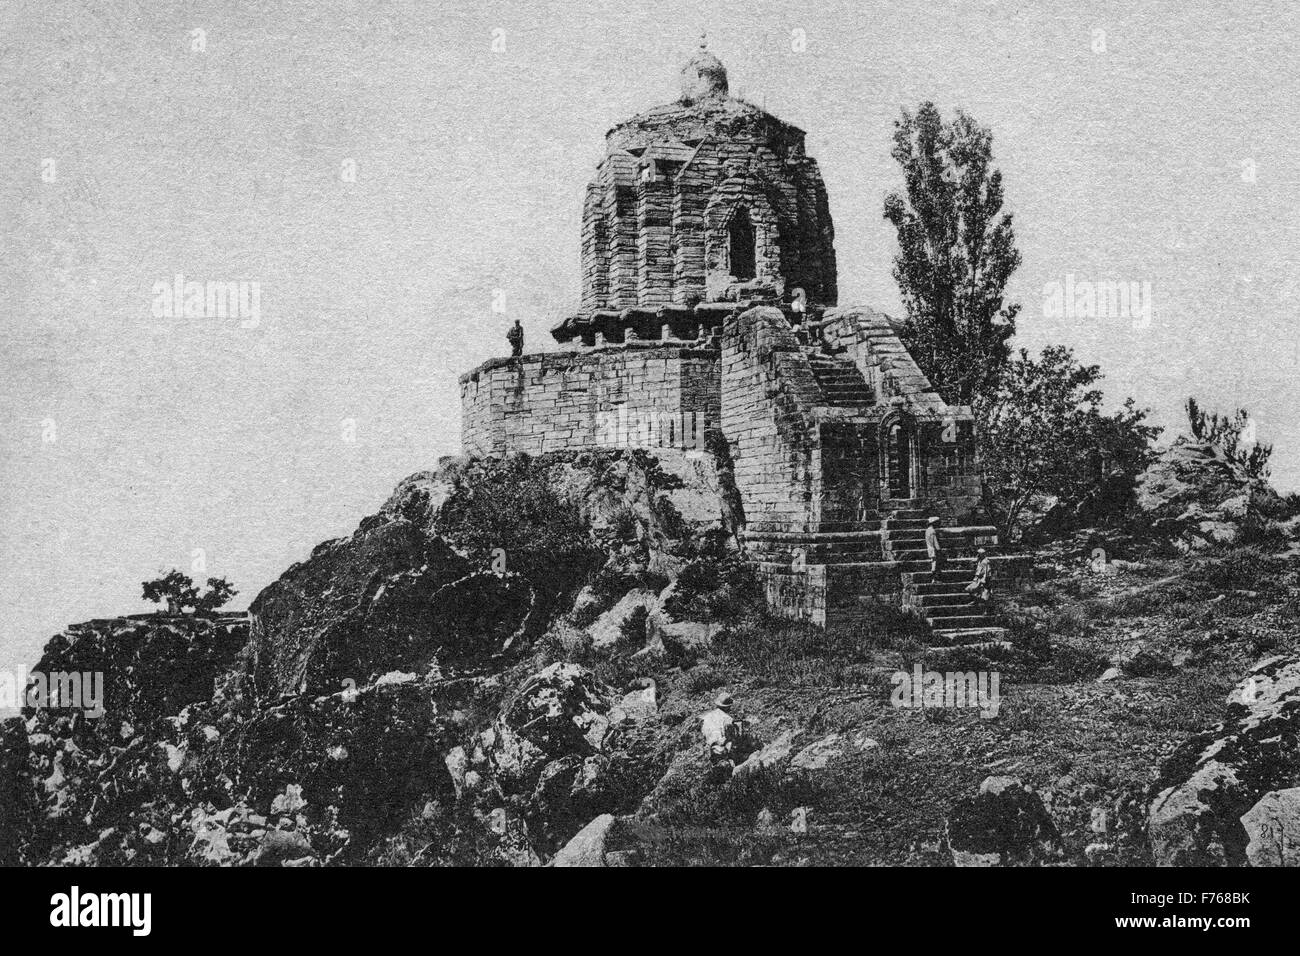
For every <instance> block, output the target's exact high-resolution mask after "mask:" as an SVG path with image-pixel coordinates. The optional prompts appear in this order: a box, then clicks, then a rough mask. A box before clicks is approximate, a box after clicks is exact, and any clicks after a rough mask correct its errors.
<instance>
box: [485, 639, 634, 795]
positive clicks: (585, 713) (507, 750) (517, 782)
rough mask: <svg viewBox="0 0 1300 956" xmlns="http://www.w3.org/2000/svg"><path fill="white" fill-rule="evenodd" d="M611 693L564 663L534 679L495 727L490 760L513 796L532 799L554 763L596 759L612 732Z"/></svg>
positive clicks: (584, 672) (512, 700)
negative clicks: (529, 795) (543, 773)
mask: <svg viewBox="0 0 1300 956" xmlns="http://www.w3.org/2000/svg"><path fill="white" fill-rule="evenodd" d="M610 709H611V689H610V688H609V687H607V686H606V685H604V684H602V683H601V682H600V681H598V680H597V679H596V678H595V676H594V675H593V674H592V673H591V672H590V671H588V670H587V669H586V668H583V667H580V666H579V665H577V664H570V663H567V662H559V663H555V664H552V665H550V666H549V667H547V668H545V669H544V670H542V671H540V672H538V673H537V674H534V675H533V676H532V677H530V678H528V679H527V680H526V681H525V682H524V683H523V684H522V685H521V686H520V688H519V690H518V691H516V692H515V694H514V695H513V696H512V697H511V698H510V699H509V700H508V701H507V702H506V703H505V705H504V706H503V708H502V710H501V713H500V715H499V716H498V717H497V719H496V721H495V722H494V723H493V725H492V730H493V734H494V739H493V741H492V743H491V747H490V750H489V751H488V759H489V760H490V762H491V764H492V767H493V769H494V771H495V773H496V776H497V779H498V780H499V781H500V782H501V784H502V787H503V789H504V790H506V792H507V793H529V792H531V791H532V789H533V787H534V786H535V785H536V783H537V780H538V776H539V775H540V773H541V771H542V769H543V767H545V766H546V764H548V763H549V762H551V761H552V760H557V759H559V758H562V757H569V756H577V757H580V758H585V757H588V756H591V755H592V754H594V753H596V752H597V750H598V749H599V748H600V746H601V744H602V743H603V742H604V738H605V734H606V733H607V732H608V730H609V726H610V720H609V711H610Z"/></svg>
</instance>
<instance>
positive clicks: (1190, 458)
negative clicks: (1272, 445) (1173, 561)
mask: <svg viewBox="0 0 1300 956" xmlns="http://www.w3.org/2000/svg"><path fill="white" fill-rule="evenodd" d="M1136 492H1137V496H1136V497H1137V505H1138V507H1139V508H1140V509H1141V510H1142V512H1144V513H1145V514H1146V515H1147V516H1148V518H1150V519H1151V520H1152V521H1153V522H1154V524H1155V526H1156V527H1157V528H1161V529H1163V530H1166V531H1168V532H1169V533H1170V534H1171V535H1172V536H1173V538H1174V541H1175V543H1176V544H1177V545H1178V546H1179V547H1180V548H1181V549H1182V550H1184V551H1203V550H1206V549H1209V548H1212V547H1215V546H1219V545H1228V544H1233V543H1234V542H1236V541H1238V540H1239V539H1240V537H1241V535H1242V531H1243V529H1244V527H1245V526H1246V523H1247V522H1248V521H1252V520H1258V519H1259V516H1260V509H1261V507H1262V506H1264V505H1265V504H1266V503H1268V502H1270V501H1272V500H1275V499H1276V498H1277V493H1276V492H1275V491H1274V490H1273V489H1272V487H1271V486H1270V485H1269V484H1268V482H1267V481H1264V480H1261V479H1257V478H1252V477H1251V476H1249V475H1247V474H1246V472H1245V470H1244V469H1243V468H1242V467H1241V465H1239V464H1238V463H1236V462H1234V461H1232V460H1230V459H1229V458H1228V457H1227V455H1225V454H1224V452H1223V449H1222V448H1220V447H1219V446H1217V445H1214V444H1210V443H1205V442H1194V441H1190V440H1188V439H1187V438H1185V437H1183V438H1179V439H1177V440H1176V441H1175V442H1174V443H1173V444H1172V445H1171V446H1170V447H1169V448H1167V449H1165V450H1164V451H1162V452H1161V453H1160V455H1159V457H1158V458H1157V460H1156V461H1155V462H1154V463H1153V464H1152V465H1151V466H1150V467H1149V468H1148V469H1147V470H1146V471H1145V472H1143V474H1142V476H1141V477H1140V478H1139V479H1138V483H1137V489H1136Z"/></svg>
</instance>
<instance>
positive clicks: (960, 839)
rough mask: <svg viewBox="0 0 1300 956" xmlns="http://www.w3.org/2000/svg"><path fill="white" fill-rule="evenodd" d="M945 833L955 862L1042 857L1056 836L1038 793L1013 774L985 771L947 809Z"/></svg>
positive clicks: (1053, 848) (1050, 852)
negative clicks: (969, 792)
mask: <svg viewBox="0 0 1300 956" xmlns="http://www.w3.org/2000/svg"><path fill="white" fill-rule="evenodd" d="M944 834H945V839H946V841H947V845H948V849H949V851H950V852H951V853H952V861H953V864H954V865H955V866H1012V865H1017V864H1032V863H1042V862H1045V861H1047V860H1049V859H1051V858H1053V857H1055V856H1057V855H1059V853H1060V845H1061V838H1060V835H1059V834H1058V833H1057V830H1056V825H1055V824H1054V823H1053V822H1052V817H1051V814H1049V813H1048V812H1047V808H1046V806H1044V805H1043V801H1042V798H1041V797H1039V795H1038V794H1037V793H1036V792H1035V791H1034V790H1033V788H1032V787H1028V786H1026V785H1025V784H1023V783H1021V782H1020V780H1018V779H1017V778H1015V777H988V778H987V779H985V780H984V782H983V783H981V784H980V789H979V793H977V794H976V795H975V796H974V797H967V798H965V799H963V800H961V801H959V802H958V803H957V804H956V805H955V806H954V807H953V808H952V810H950V811H949V813H948V818H947V820H946V821H945V823H944Z"/></svg>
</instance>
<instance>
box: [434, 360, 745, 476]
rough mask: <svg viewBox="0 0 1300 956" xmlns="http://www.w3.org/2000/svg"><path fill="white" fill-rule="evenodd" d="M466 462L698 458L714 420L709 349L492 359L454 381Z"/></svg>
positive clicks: (715, 393) (714, 380) (714, 376)
mask: <svg viewBox="0 0 1300 956" xmlns="http://www.w3.org/2000/svg"><path fill="white" fill-rule="evenodd" d="M460 390H461V429H462V436H461V444H462V446H463V448H464V450H465V453H466V454H470V455H505V454H512V453H517V452H525V453H527V454H530V455H540V454H544V453H545V452H549V451H561V450H575V449H584V448H659V447H669V448H678V449H682V450H686V451H696V452H699V453H701V454H703V453H704V450H705V445H704V436H705V433H706V432H707V430H709V429H711V428H716V427H717V423H718V420H719V417H720V408H719V405H720V397H719V390H718V353H717V351H716V350H715V349H709V348H698V347H695V346H692V345H683V344H680V343H679V344H671V343H662V342H630V343H626V344H622V345H610V346H605V347H603V348H598V349H591V350H584V351H581V352H544V353H537V354H534V355H523V356H520V357H518V358H498V359H491V360H490V361H487V362H485V363H483V364H482V365H480V366H479V367H478V368H476V369H474V370H473V371H472V372H469V373H468V374H466V375H462V376H461V378H460Z"/></svg>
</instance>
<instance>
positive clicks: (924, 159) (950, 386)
mask: <svg viewBox="0 0 1300 956" xmlns="http://www.w3.org/2000/svg"><path fill="white" fill-rule="evenodd" d="M992 146H993V134H992V133H991V132H990V131H989V130H988V129H987V128H985V127H983V126H980V125H979V124H978V123H976V122H975V120H973V119H971V118H970V117H969V116H967V115H966V114H965V113H962V112H961V111H958V113H957V118H956V119H955V120H953V121H952V122H951V123H945V122H943V120H942V118H941V117H940V115H939V111H938V110H937V109H936V108H935V106H934V104H933V103H923V104H921V107H920V109H918V110H917V111H916V113H915V114H912V113H908V112H907V111H906V110H904V111H903V117H902V119H901V120H898V121H896V122H895V124H894V148H893V156H894V158H895V159H896V160H898V163H899V165H901V166H902V168H903V179H904V183H905V186H906V193H905V194H899V193H896V192H895V193H890V194H889V195H888V196H887V197H886V198H885V218H886V219H888V220H889V221H890V222H891V223H893V225H894V229H895V230H896V231H897V233H898V255H897V256H895V258H894V278H895V280H896V281H897V282H898V288H899V291H900V292H901V293H902V297H903V305H904V307H905V309H906V311H907V316H906V323H905V325H904V329H903V333H902V338H903V342H904V344H905V345H906V346H907V347H908V350H909V351H910V352H911V353H912V356H913V357H914V358H915V359H916V361H917V363H918V364H919V365H920V367H921V370H922V371H923V372H925V374H926V375H927V376H928V377H929V379H930V383H931V384H932V385H933V386H934V387H935V389H936V390H937V391H938V392H939V394H940V395H942V396H943V398H944V400H945V401H948V402H950V403H955V404H959V405H969V404H977V403H978V402H979V401H980V400H981V399H982V398H984V397H986V396H988V395H990V394H991V393H992V392H993V390H994V389H995V387H996V383H997V378H998V375H999V373H1000V372H1001V370H1002V368H1003V366H1005V364H1006V363H1007V361H1008V359H1009V358H1010V355H1011V346H1010V344H1009V343H1010V339H1011V337H1012V335H1014V334H1015V328H1016V314H1017V313H1018V312H1019V311H1020V306H1019V305H1008V304H1006V302H1005V301H1004V299H1003V289H1004V288H1005V286H1006V284H1007V279H1009V278H1010V276H1011V274H1012V273H1013V272H1014V271H1015V270H1016V268H1017V267H1018V266H1019V265H1020V253H1019V251H1017V249H1016V246H1015V233H1014V232H1013V230H1012V228H1011V214H1010V213H1002V212H1001V210H1002V198H1003V196H1002V174H1001V173H1000V172H998V171H997V170H995V169H991V168H990V164H991V162H992V158H993V149H992Z"/></svg>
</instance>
